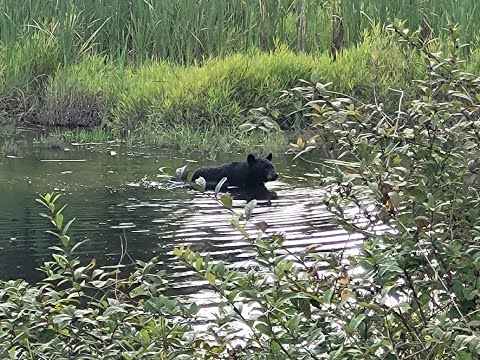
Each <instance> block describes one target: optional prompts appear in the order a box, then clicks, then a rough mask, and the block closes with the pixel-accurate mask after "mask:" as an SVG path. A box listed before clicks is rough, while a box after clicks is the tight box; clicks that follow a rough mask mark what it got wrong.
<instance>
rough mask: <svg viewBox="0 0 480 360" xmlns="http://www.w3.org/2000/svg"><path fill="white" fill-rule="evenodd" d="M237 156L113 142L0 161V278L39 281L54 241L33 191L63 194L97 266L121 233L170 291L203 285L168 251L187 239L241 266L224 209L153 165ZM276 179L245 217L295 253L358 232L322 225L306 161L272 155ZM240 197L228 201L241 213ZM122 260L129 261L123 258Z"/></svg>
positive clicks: (111, 256) (240, 245) (112, 255)
mask: <svg viewBox="0 0 480 360" xmlns="http://www.w3.org/2000/svg"><path fill="white" fill-rule="evenodd" d="M245 157H246V155H245V154H237V155H234V156H232V155H230V156H223V157H222V156H217V157H216V159H215V160H208V159H206V158H205V157H203V156H199V155H198V154H197V155H195V154H179V153H176V152H172V151H167V150H151V149H150V150H149V151H148V154H146V153H139V152H136V153H129V152H128V151H127V150H125V149H123V148H122V147H118V146H117V145H115V144H110V145H104V146H103V147H102V148H100V149H98V147H96V148H94V149H92V148H91V147H89V146H85V145H83V146H72V149H70V151H65V150H62V149H57V150H53V149H38V148H36V149H30V150H29V151H25V152H24V153H23V154H21V156H18V157H2V158H0V229H1V232H0V278H1V279H11V278H19V277H20V278H25V279H27V280H28V281H36V280H39V279H40V276H41V274H40V273H39V272H38V271H37V270H36V268H38V267H39V266H40V265H41V264H42V263H43V261H45V260H49V259H50V250H49V249H48V247H49V246H52V245H58V244H57V243H56V240H55V239H54V238H52V237H51V236H49V235H47V234H45V230H47V229H49V228H50V226H49V223H48V221H46V220H45V219H44V218H41V217H40V216H38V213H39V212H41V211H42V209H41V206H40V205H39V204H37V203H35V201H34V199H35V198H36V197H37V196H38V194H39V193H42V194H43V193H45V192H51V191H57V192H61V193H62V194H64V195H63V196H62V197H61V199H60V202H61V203H68V207H67V209H66V210H65V212H64V215H65V217H66V219H69V218H71V217H75V218H76V220H75V223H74V225H73V226H72V227H71V231H70V234H71V235H72V236H73V237H74V238H75V239H76V240H82V239H85V238H88V239H89V240H90V241H89V242H88V243H87V244H85V245H84V246H83V247H82V248H81V256H82V258H83V259H84V260H85V261H87V262H88V261H90V259H92V258H95V259H96V260H97V263H98V264H99V265H114V264H117V263H118V260H119V256H120V252H121V244H122V241H121V237H123V238H124V239H126V244H127V250H128V255H129V256H130V257H131V258H132V259H142V260H147V259H149V258H151V257H152V256H158V257H159V259H160V261H161V265H162V267H164V268H165V269H166V270H167V274H168V277H169V278H170V279H172V280H174V291H175V292H177V293H184V294H187V293H195V292H196V291H198V287H201V286H202V283H201V282H199V281H197V280H195V278H194V277H193V276H192V274H191V273H190V272H188V271H187V270H186V269H185V268H184V267H183V266H182V265H181V264H180V263H179V262H178V261H177V260H176V258H175V257H174V256H173V252H172V251H173V248H174V246H177V245H182V244H183V245H191V246H192V248H193V249H194V250H196V251H205V252H208V253H209V254H210V255H211V257H212V258H214V259H222V260H224V261H227V262H229V263H237V264H238V265H240V266H241V265H242V264H245V263H246V262H247V261H248V259H249V258H251V256H252V255H251V254H250V253H249V252H248V251H246V245H247V244H246V242H245V240H244V239H243V238H242V235H240V234H238V233H237V232H235V231H234V230H233V229H232V228H231V227H230V225H229V223H228V219H229V218H230V217H231V214H230V213H229V212H228V211H226V210H225V209H224V208H222V207H221V206H220V205H219V204H218V203H217V202H216V201H215V200H214V199H213V198H212V196H211V195H212V194H211V193H210V194H208V193H207V194H202V193H199V192H196V191H193V190H189V189H185V188H181V187H175V186H173V185H172V183H171V182H170V181H168V179H165V178H163V177H159V168H160V167H162V166H170V167H174V168H176V167H181V166H183V165H186V164H189V168H194V167H197V166H201V165H207V164H208V165H210V164H220V163H223V162H229V161H236V160H243V159H244V158H245ZM273 162H274V164H275V166H276V169H277V172H278V173H279V179H278V181H275V182H272V183H269V184H268V188H269V189H270V190H274V191H276V192H277V195H278V198H277V199H274V200H271V201H259V202H258V205H257V207H256V208H255V209H254V211H253V215H252V219H253V220H254V221H265V222H267V224H268V225H269V229H270V230H274V231H279V232H284V233H285V234H286V236H287V241H286V242H285V246H287V247H289V248H290V249H292V250H294V251H296V250H300V249H302V248H304V247H306V246H310V245H316V246H317V248H318V251H331V250H337V249H343V248H345V247H352V246H355V244H357V243H358V242H359V241H360V239H359V237H352V236H348V235H347V234H346V233H345V232H344V231H342V230H340V229H338V228H337V227H336V226H334V225H332V223H331V215H330V214H329V212H328V211H327V210H326V208H325V206H324V205H323V201H322V200H323V190H322V188H321V187H320V186H318V185H317V182H318V180H316V179H315V178H312V177H309V176H308V174H309V173H312V172H314V167H313V166H312V165H311V164H308V163H303V162H301V161H299V162H298V161H296V162H292V161H291V156H288V155H274V159H273ZM245 203H246V201H244V200H235V201H234V208H235V209H236V210H238V211H242V208H243V206H244V205H245ZM126 261H127V262H128V261H129V260H126Z"/></svg>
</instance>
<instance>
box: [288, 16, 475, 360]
mask: <svg viewBox="0 0 480 360" xmlns="http://www.w3.org/2000/svg"><path fill="white" fill-rule="evenodd" d="M391 30H392V31H394V32H395V33H397V34H398V36H399V37H400V39H401V40H402V41H404V42H406V43H408V44H410V45H411V46H413V47H415V48H416V49H418V51H419V52H421V53H422V56H423V58H424V59H425V62H426V66H427V68H428V72H429V74H428V78H427V79H425V80H424V81H419V82H418V85H419V89H420V90H421V95H420V96H418V97H417V98H416V99H414V100H412V101H410V102H407V106H406V108H404V105H405V103H404V102H402V101H400V102H399V104H398V111H397V112H395V113H394V114H388V113H386V112H385V111H384V109H382V107H381V105H380V104H363V103H361V102H359V101H357V100H356V99H352V98H349V97H346V96H342V95H339V94H337V93H335V92H332V91H329V90H327V89H328V84H320V83H315V82H313V83H312V84H306V85H305V87H302V88H298V89H297V91H299V92H301V93H302V94H303V97H304V99H305V100H306V101H305V103H304V109H305V112H306V113H308V116H309V117H310V118H311V124H312V128H313V132H314V133H315V135H314V137H313V138H312V139H309V140H304V139H302V138H300V139H299V140H298V141H297V143H296V144H292V150H293V151H294V152H296V153H297V156H299V157H304V156H306V153H309V152H314V151H315V150H316V149H318V148H319V147H322V148H325V147H326V148H328V149H331V152H330V156H331V159H325V160H322V161H320V162H319V168H320V169H321V173H322V174H325V173H327V174H328V175H329V176H325V175H324V177H323V182H324V184H325V186H326V191H327V195H326V197H325V202H326V204H327V205H328V206H329V208H330V209H331V211H332V212H333V213H334V215H335V218H336V219H337V221H338V223H339V224H341V225H342V226H343V227H344V228H345V229H346V230H348V231H352V232H356V233H361V234H363V235H364V236H365V237H366V241H365V243H364V244H363V245H362V246H361V247H360V253H359V254H358V255H355V256H353V257H349V258H348V261H347V262H346V263H345V266H346V267H347V269H349V270H351V271H353V270H355V272H358V275H355V276H354V278H355V282H353V281H352V282H351V283H350V284H349V285H348V291H349V292H350V301H349V306H348V307H345V308H342V309H341V311H342V313H344V314H345V315H347V316H348V317H350V318H351V319H360V318H361V320H358V321H355V324H356V325H359V326H358V330H359V332H360V333H361V334H362V336H363V339H362V341H361V343H362V346H365V348H362V353H363V355H362V356H365V355H366V354H368V355H369V356H370V357H374V356H381V354H387V353H388V354H390V355H389V357H387V358H397V359H399V358H411V359H444V358H455V359H474V358H478V357H479V353H480V347H479V345H478V344H479V343H480V334H479V332H478V326H477V324H478V322H479V316H478V299H479V288H478V286H479V283H478V266H477V262H478V261H477V259H478V256H479V254H480V252H479V250H480V248H479V247H478V244H477V242H478V226H479V224H478V218H479V208H480V202H479V200H478V185H479V183H478V181H479V179H478V174H477V167H478V165H477V164H478V160H479V157H480V152H479V142H480V137H479V133H478V126H479V124H480V123H479V116H478V114H479V108H480V98H479V96H478V93H479V90H480V82H479V79H478V77H476V76H473V75H471V74H469V73H466V72H464V71H461V70H460V67H459V62H460V60H459V51H460V49H461V45H460V42H459V36H458V29H457V28H456V27H451V28H449V29H448V31H449V33H450V41H449V42H448V47H449V49H450V52H449V53H448V54H447V55H442V53H440V52H431V51H429V47H428V46H425V45H424V44H423V43H422V41H421V39H420V36H419V33H418V32H414V33H412V34H410V32H409V31H408V30H407V29H405V28H404V24H403V23H401V22H396V23H395V24H394V25H393V26H392V27H391ZM339 270H340V269H339V268H337V271H339ZM340 328H343V329H344V330H345V333H344V336H347V337H348V336H350V335H351V333H350V332H349V331H348V327H342V326H341V325H340ZM352 347H353V348H358V347H359V345H358V343H356V344H355V345H353V344H348V346H346V344H344V346H343V349H342V350H339V356H344V357H345V356H347V352H348V351H349V350H351V349H352ZM340 354H342V355H340ZM358 358H361V357H360V355H358Z"/></svg>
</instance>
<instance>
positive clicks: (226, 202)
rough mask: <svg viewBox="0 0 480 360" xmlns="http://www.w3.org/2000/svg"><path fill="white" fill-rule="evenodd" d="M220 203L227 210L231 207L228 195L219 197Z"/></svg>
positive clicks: (231, 201) (231, 200)
mask: <svg viewBox="0 0 480 360" xmlns="http://www.w3.org/2000/svg"><path fill="white" fill-rule="evenodd" d="M220 202H221V203H222V205H223V206H225V207H226V208H227V209H231V208H232V206H233V198H232V197H231V196H230V195H222V196H221V197H220Z"/></svg>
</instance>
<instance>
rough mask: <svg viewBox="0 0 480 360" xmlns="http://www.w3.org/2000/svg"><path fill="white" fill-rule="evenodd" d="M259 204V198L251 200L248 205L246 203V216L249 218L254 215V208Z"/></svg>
mask: <svg viewBox="0 0 480 360" xmlns="http://www.w3.org/2000/svg"><path fill="white" fill-rule="evenodd" d="M256 205H257V200H255V199H253V200H251V201H250V202H249V203H248V204H247V205H245V218H246V219H247V220H248V219H250V217H251V216H252V212H253V209H254V208H255V206H256Z"/></svg>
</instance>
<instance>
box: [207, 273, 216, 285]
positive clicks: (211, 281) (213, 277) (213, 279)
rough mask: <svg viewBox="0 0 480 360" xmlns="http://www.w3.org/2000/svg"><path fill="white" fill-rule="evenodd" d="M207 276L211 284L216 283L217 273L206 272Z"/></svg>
mask: <svg viewBox="0 0 480 360" xmlns="http://www.w3.org/2000/svg"><path fill="white" fill-rule="evenodd" d="M205 278H206V279H207V281H208V282H209V283H210V285H215V275H214V274H212V273H206V274H205Z"/></svg>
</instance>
